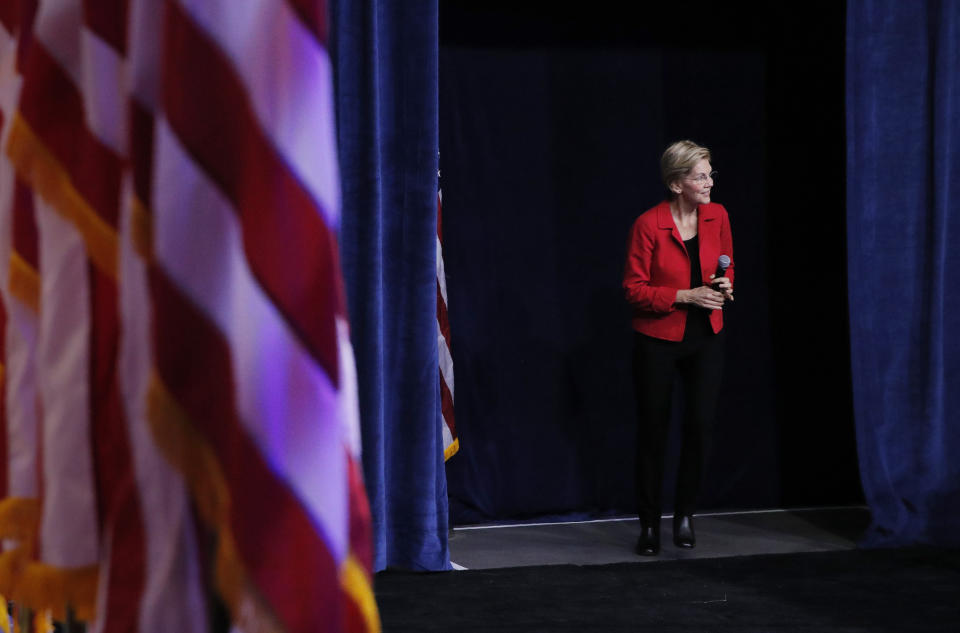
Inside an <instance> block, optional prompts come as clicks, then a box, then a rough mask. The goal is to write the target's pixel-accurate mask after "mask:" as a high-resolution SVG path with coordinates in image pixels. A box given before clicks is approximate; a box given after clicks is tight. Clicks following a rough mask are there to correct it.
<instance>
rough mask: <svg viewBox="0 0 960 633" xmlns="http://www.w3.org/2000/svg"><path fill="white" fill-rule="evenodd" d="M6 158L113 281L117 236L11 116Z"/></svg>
mask: <svg viewBox="0 0 960 633" xmlns="http://www.w3.org/2000/svg"><path fill="white" fill-rule="evenodd" d="M6 150H7V155H8V156H9V157H10V160H11V162H12V163H13V164H14V165H15V166H16V168H17V172H18V173H19V174H20V176H21V177H22V178H23V179H24V180H26V181H27V182H29V183H30V184H31V185H32V186H33V190H34V191H35V192H37V193H39V194H40V195H41V196H42V197H43V199H44V200H46V201H47V202H48V203H49V204H50V206H52V207H53V208H54V209H55V210H56V211H57V213H59V214H60V215H61V216H63V218H64V219H66V220H68V221H70V222H72V223H73V224H74V225H75V226H76V227H77V230H78V231H80V234H81V235H82V236H83V240H84V242H85V243H86V245H87V256H88V257H89V258H90V259H91V260H92V261H93V263H94V264H95V265H96V266H97V268H99V269H100V270H101V271H102V272H103V273H104V274H106V275H108V276H109V277H111V278H112V279H116V278H117V232H116V230H114V228H113V227H112V226H110V225H109V224H107V223H106V222H104V220H103V219H102V218H101V217H100V216H99V215H97V212H96V211H94V209H93V208H92V207H91V206H90V204H89V202H87V200H85V199H84V197H83V196H82V195H80V192H79V191H77V189H76V187H74V185H73V182H71V179H70V174H69V173H67V170H66V169H64V167H63V165H61V164H60V161H59V160H58V159H57V158H56V156H54V155H53V154H52V153H51V152H50V151H49V150H48V149H47V148H46V147H45V146H44V144H43V142H42V141H41V140H40V139H39V138H38V137H37V135H36V134H34V133H33V130H32V129H30V125H29V124H28V123H27V121H26V120H25V119H24V118H23V117H22V116H21V115H20V114H19V113H17V114H15V115H14V118H13V121H12V123H11V126H10V138H9V140H8V141H7V147H6Z"/></svg>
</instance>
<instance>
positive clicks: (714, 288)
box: [677, 275, 733, 310]
mask: <svg viewBox="0 0 960 633" xmlns="http://www.w3.org/2000/svg"><path fill="white" fill-rule="evenodd" d="M715 277H716V275H710V282H711V284H712V285H711V286H700V287H699V288H691V289H690V290H677V303H685V304H688V305H695V306H699V307H701V308H706V309H707V310H719V309H721V308H722V307H723V302H724V300H726V299H729V300H730V301H733V283H731V282H730V280H729V279H727V278H726V277H717V278H715Z"/></svg>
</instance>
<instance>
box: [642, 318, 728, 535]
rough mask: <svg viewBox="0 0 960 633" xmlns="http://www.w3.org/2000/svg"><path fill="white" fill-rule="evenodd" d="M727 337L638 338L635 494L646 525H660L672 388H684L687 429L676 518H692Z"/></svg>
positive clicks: (707, 446)
mask: <svg viewBox="0 0 960 633" xmlns="http://www.w3.org/2000/svg"><path fill="white" fill-rule="evenodd" d="M723 340H724V333H723V331H721V332H720V333H719V334H713V333H712V332H709V333H706V334H703V335H699V336H688V337H687V338H685V339H684V340H683V341H681V342H673V341H664V340H660V339H656V338H652V337H649V336H645V335H643V334H640V333H636V332H635V333H634V351H633V379H634V388H635V393H636V398H637V454H636V471H635V473H636V475H635V477H636V495H637V514H638V515H639V517H640V521H641V523H644V524H646V525H654V526H656V525H658V524H659V521H660V515H661V496H662V493H661V491H662V489H663V468H664V456H665V454H666V450H667V442H668V439H669V433H668V431H669V427H670V408H671V403H672V402H673V384H674V378H675V376H676V375H677V374H679V376H680V380H681V383H682V387H683V396H684V397H683V402H684V415H683V430H682V447H681V449H680V462H679V465H678V468H677V488H676V496H675V501H674V513H675V514H693V512H694V509H695V507H696V503H697V495H698V493H699V491H700V481H701V477H702V474H703V468H704V464H705V462H706V460H707V457H708V454H709V447H710V436H711V431H712V427H713V417H714V411H715V409H716V404H717V397H718V396H719V393H720V379H721V377H722V374H723Z"/></svg>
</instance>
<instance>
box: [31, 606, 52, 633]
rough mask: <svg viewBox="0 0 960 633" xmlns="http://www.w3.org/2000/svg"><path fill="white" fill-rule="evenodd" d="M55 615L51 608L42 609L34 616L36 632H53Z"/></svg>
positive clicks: (34, 629)
mask: <svg viewBox="0 0 960 633" xmlns="http://www.w3.org/2000/svg"><path fill="white" fill-rule="evenodd" d="M54 630H55V629H54V626H53V616H52V615H51V613H50V611H49V610H46V611H40V612H38V613H36V614H34V616H33V631H34V633H53V632H54Z"/></svg>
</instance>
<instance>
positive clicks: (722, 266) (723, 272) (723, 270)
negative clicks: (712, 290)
mask: <svg viewBox="0 0 960 633" xmlns="http://www.w3.org/2000/svg"><path fill="white" fill-rule="evenodd" d="M729 266H730V258H729V257H727V256H726V255H721V256H720V257H718V258H717V272H715V273H713V278H714V279H716V278H718V277H726V276H727V268H728V267H729Z"/></svg>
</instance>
